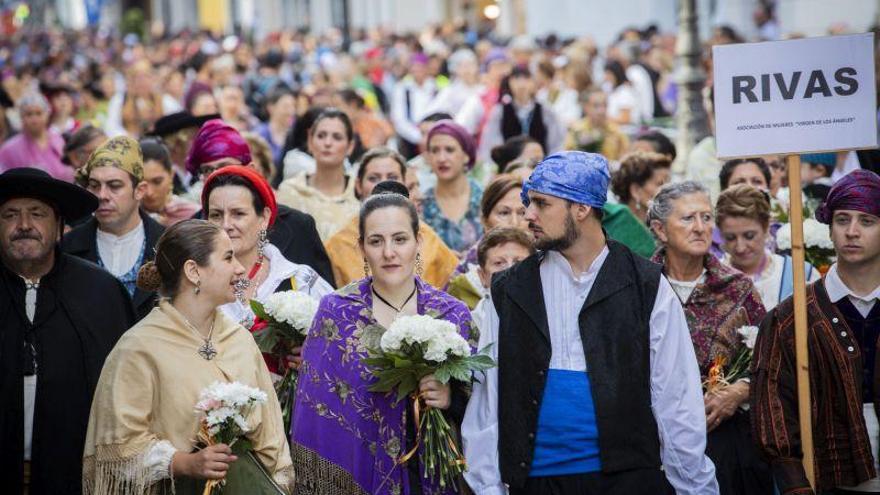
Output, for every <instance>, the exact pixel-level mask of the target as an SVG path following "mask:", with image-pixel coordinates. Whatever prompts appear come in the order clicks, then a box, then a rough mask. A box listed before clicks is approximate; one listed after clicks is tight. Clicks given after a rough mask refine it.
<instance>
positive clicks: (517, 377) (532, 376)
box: [492, 240, 661, 487]
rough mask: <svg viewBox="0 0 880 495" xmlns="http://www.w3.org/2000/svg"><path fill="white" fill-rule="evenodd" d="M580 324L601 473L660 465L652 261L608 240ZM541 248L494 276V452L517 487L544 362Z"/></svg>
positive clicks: (527, 463) (527, 465)
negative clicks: (653, 379) (653, 364)
mask: <svg viewBox="0 0 880 495" xmlns="http://www.w3.org/2000/svg"><path fill="white" fill-rule="evenodd" d="M608 250H609V253H608V257H607V258H606V259H605V263H604V264H603V265H602V268H601V269H600V270H599V274H598V275H597V277H596V281H595V283H594V284H593V287H592V289H591V290H590V294H589V296H588V297H587V300H586V302H585V303H584V306H583V308H581V312H580V315H579V317H578V321H579V324H580V328H581V340H582V342H583V346H584V355H585V357H586V360H587V363H589V364H588V366H589V373H590V383H591V387H592V393H593V402H594V404H595V408H596V421H597V423H598V425H597V426H598V430H599V449H600V453H599V456H600V458H601V460H602V471H603V472H605V473H613V472H618V471H625V470H629V469H637V468H654V469H656V468H659V467H660V464H661V462H660V441H659V436H658V431H657V424H656V422H655V420H654V414H653V412H652V410H651V376H650V348H649V343H650V328H649V325H650V319H651V312H652V311H653V308H654V300H655V299H656V295H657V287H658V285H659V283H660V276H661V274H660V265H657V264H655V263H652V262H650V261H648V260H645V259H644V258H641V257H639V256H637V255H635V254H633V253H632V252H631V251H630V250H629V249H628V248H626V247H625V246H624V245H623V244H620V243H617V242H615V241H612V240H608ZM542 259H543V255H542V253H538V254H535V255H532V256H530V257H529V258H527V259H525V260H523V261H522V262H521V263H519V264H518V265H516V266H514V267H512V268H510V269H509V270H507V271H505V272H502V273H500V274H498V275H497V276H496V277H495V278H493V280H492V301H493V303H494V304H495V309H496V310H497V312H498V316H499V329H498V335H499V337H500V338H499V339H498V399H499V400H498V421H499V435H498V438H499V440H498V451H499V453H500V467H501V479H502V480H504V482H505V483H508V484H509V485H510V486H512V487H522V486H523V485H524V483H525V482H526V479H527V478H528V475H529V471H530V469H531V465H532V458H533V456H534V449H535V433H536V431H537V427H538V412H539V410H540V407H541V398H542V397H543V395H544V385H545V383H546V380H547V369H548V368H549V365H550V354H551V348H550V331H549V327H548V324H547V311H546V308H545V307H544V298H543V296H542V294H541V274H540V264H541V260H542ZM572 413H573V414H576V412H574V411H573V412H572Z"/></svg>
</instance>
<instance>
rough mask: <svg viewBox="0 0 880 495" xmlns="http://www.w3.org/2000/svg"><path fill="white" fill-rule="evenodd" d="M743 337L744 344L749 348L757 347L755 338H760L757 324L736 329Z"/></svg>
mask: <svg viewBox="0 0 880 495" xmlns="http://www.w3.org/2000/svg"><path fill="white" fill-rule="evenodd" d="M736 332H737V333H738V334H740V336H741V337H742V341H743V344H745V345H746V347H748V348H749V349H754V348H755V339H757V338H758V327H756V326H751V325H748V326H742V327H739V329H737V331H736Z"/></svg>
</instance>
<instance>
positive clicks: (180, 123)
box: [149, 111, 220, 137]
mask: <svg viewBox="0 0 880 495" xmlns="http://www.w3.org/2000/svg"><path fill="white" fill-rule="evenodd" d="M219 118H220V114H216V113H215V114H211V115H201V116H199V117H196V116H194V115H193V114H191V113H189V112H187V111H183V112H177V113H171V114H168V115H163V116H162V117H161V118H160V119H159V120H157V121H156V123H155V124H154V125H153V130H152V131H150V132H149V135H150V136H159V137H164V136H170V135H171V134H174V133H175V132H177V131H180V130H183V129H189V128H190V127H195V128H199V127H202V124H204V123H205V122H207V121H209V120H211V119H219Z"/></svg>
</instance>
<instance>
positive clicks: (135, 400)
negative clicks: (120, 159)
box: [83, 301, 293, 495]
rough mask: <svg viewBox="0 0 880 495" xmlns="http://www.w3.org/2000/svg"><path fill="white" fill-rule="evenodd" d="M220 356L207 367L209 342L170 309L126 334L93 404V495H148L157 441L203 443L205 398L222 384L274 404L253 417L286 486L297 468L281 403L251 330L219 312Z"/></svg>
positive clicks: (88, 462) (256, 443)
mask: <svg viewBox="0 0 880 495" xmlns="http://www.w3.org/2000/svg"><path fill="white" fill-rule="evenodd" d="M212 342H213V344H214V347H215V348H216V349H217V356H216V357H215V358H214V359H213V360H211V361H206V360H205V359H203V358H202V357H201V356H199V355H198V353H197V349H198V347H199V346H200V345H201V344H202V343H203V342H202V341H201V340H200V338H198V337H196V335H195V333H194V332H192V331H191V330H190V329H189V328H188V327H187V325H186V323H185V320H184V318H183V316H182V315H181V314H180V313H179V312H178V311H177V310H176V309H174V307H173V306H171V304H169V303H168V302H165V301H163V302H161V303H160V304H159V307H157V308H155V309H153V311H152V312H151V313H150V314H149V315H147V317H146V318H144V319H143V320H142V321H141V322H140V323H138V324H137V325H135V326H134V327H132V328H131V329H130V330H129V331H128V332H126V333H125V334H124V335H123V336H122V338H121V339H120V340H119V342H118V343H117V344H116V347H115V348H114V349H113V351H112V352H111V353H110V355H109V356H108V358H107V362H106V363H105V364H104V369H103V370H102V371H101V378H100V380H99V381H98V387H97V389H96V391H95V398H94V401H93V402H92V409H91V415H90V417H89V428H88V433H87V435H86V445H85V452H84V459H83V492H84V493H85V494H86V495H90V494H95V495H105V494H106V495H110V494H113V495H117V494H122V495H142V494H144V493H147V492H148V490H150V481H149V473H148V471H147V468H146V466H145V462H144V460H145V459H144V457H145V455H146V454H147V452H148V451H149V449H150V447H151V446H152V445H153V444H154V443H155V442H157V441H161V440H167V441H169V442H171V444H172V445H174V447H175V448H176V449H178V450H179V451H180V452H190V451H192V449H193V446H194V444H195V442H194V439H195V437H196V432H197V430H198V417H197V415H196V413H195V412H194V407H195V404H196V402H197V400H198V397H199V393H200V392H201V391H202V389H204V388H205V387H206V386H208V385H210V384H211V383H213V382H214V381H229V382H233V381H238V382H241V383H244V384H246V385H250V386H252V387H257V388H259V389H261V390H263V391H264V392H266V393H267V394H268V396H269V400H268V401H267V402H266V403H265V404H263V405H261V406H258V407H256V408H255V409H254V410H253V412H251V414H250V416H249V422H250V424H251V426H252V427H253V430H252V431H251V432H250V433H249V434H248V435H247V437H248V439H249V440H250V441H251V442H252V444H253V450H254V452H255V453H256V455H257V457H258V458H259V459H260V461H261V462H262V463H263V464H264V465H265V466H266V469H267V470H268V471H269V472H270V473H272V475H273V477H274V478H275V480H276V481H277V482H279V484H280V485H281V486H291V482H292V477H293V467H292V463H291V460H290V450H289V447H288V444H287V436H286V434H285V432H284V427H283V423H282V420H281V409H280V407H279V405H278V398H277V397H276V395H275V392H274V389H273V387H272V381H271V378H270V377H269V372H268V370H267V369H266V365H265V363H264V362H263V357H262V356H261V354H260V351H259V348H258V347H257V345H256V343H255V342H254V339H253V337H252V336H251V335H250V333H248V331H247V330H245V329H244V328H242V327H241V326H239V325H238V324H237V323H235V322H233V321H232V320H230V319H229V318H227V317H226V316H224V315H223V313H222V312H220V311H216V312H215V316H214V335H213V337H212Z"/></svg>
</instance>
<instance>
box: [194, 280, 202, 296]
mask: <svg viewBox="0 0 880 495" xmlns="http://www.w3.org/2000/svg"><path fill="white" fill-rule="evenodd" d="M193 292H195V294H196V295H199V293H200V292H202V281H201V280H199V281H198V282H196V288H195V289H193Z"/></svg>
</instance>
